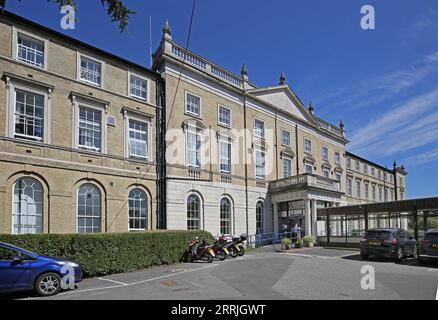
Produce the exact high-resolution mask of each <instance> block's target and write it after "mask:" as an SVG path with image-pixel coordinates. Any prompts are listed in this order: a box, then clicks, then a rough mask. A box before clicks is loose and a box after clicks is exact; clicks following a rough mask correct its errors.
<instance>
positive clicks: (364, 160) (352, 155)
mask: <svg viewBox="0 0 438 320" xmlns="http://www.w3.org/2000/svg"><path fill="white" fill-rule="evenodd" d="M345 154H346V155H347V156H350V157H352V158H356V159H358V160H360V161H362V162H366V163H368V164H370V165H372V166H374V167H377V168H379V169H382V170H384V171H386V172H388V173H392V170H391V169H388V168H386V167H384V166H382V165H380V164H378V163H375V162H372V161H370V160H368V159H365V158H362V157H360V156H358V155H356V154H354V153H351V152H349V151H346V152H345Z"/></svg>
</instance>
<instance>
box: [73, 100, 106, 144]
mask: <svg viewBox="0 0 438 320" xmlns="http://www.w3.org/2000/svg"><path fill="white" fill-rule="evenodd" d="M101 114H102V112H101V111H100V110H94V109H90V108H86V107H83V106H80V107H79V141H78V145H79V148H80V149H86V150H91V151H98V152H99V151H101V144H102V143H101Z"/></svg>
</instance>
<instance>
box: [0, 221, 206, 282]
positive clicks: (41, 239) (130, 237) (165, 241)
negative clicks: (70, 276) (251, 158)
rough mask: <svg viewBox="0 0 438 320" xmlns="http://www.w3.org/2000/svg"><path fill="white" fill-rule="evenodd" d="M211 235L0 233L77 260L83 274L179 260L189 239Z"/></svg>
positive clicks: (4, 239) (26, 245) (18, 242)
mask: <svg viewBox="0 0 438 320" xmlns="http://www.w3.org/2000/svg"><path fill="white" fill-rule="evenodd" d="M195 237H199V239H207V240H208V241H209V242H212V241H213V237H212V235H211V234H210V233H209V232H206V231H167V230H163V231H146V232H137V233H100V234H38V235H34V234H26V235H0V242H6V243H10V244H12V245H16V246H18V247H21V248H23V249H27V250H29V251H32V252H35V253H37V254H40V255H44V256H52V257H63V258H67V259H71V260H72V261H75V262H78V263H80V264H81V266H82V268H83V273H84V276H85V277H94V276H102V275H108V274H114V273H121V272H130V271H135V270H139V269H144V268H147V267H150V266H153V265H160V264H171V263H175V262H178V261H180V260H181V257H182V255H183V254H184V251H185V250H186V248H187V243H188V241H190V240H191V239H193V238H195Z"/></svg>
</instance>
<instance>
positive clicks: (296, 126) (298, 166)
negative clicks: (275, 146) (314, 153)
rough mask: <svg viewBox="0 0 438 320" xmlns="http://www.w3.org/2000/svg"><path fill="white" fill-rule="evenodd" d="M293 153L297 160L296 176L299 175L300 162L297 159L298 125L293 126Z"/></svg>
mask: <svg viewBox="0 0 438 320" xmlns="http://www.w3.org/2000/svg"><path fill="white" fill-rule="evenodd" d="M295 152H296V153H297V154H296V156H295V157H296V158H297V175H299V174H300V162H299V159H298V125H297V124H296V125H295Z"/></svg>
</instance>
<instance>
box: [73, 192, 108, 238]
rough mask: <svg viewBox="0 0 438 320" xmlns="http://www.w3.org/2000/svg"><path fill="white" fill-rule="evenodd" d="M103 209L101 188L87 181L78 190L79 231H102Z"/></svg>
mask: <svg viewBox="0 0 438 320" xmlns="http://www.w3.org/2000/svg"><path fill="white" fill-rule="evenodd" d="M101 212H102V210H101V197H100V190H99V188H97V187H96V186H95V185H93V184H90V183H86V184H83V185H82V186H80V188H79V191H78V233H96V232H101V225H102V213H101Z"/></svg>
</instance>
